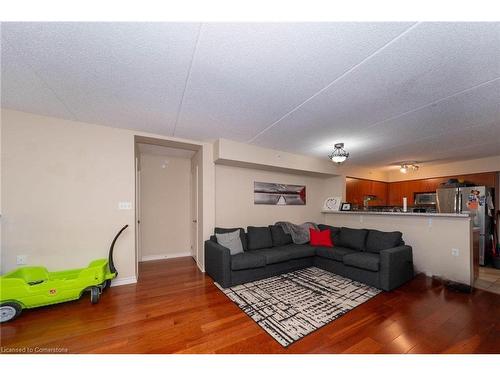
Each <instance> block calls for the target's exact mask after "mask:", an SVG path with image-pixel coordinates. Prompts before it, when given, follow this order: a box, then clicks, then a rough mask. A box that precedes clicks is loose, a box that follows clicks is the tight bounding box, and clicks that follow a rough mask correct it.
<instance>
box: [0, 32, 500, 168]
mask: <svg viewBox="0 0 500 375" xmlns="http://www.w3.org/2000/svg"><path fill="white" fill-rule="evenodd" d="M1 41H2V56H1V57H2V61H1V63H2V107H5V108H11V109H17V110H21V111H27V112H34V113H39V114H44V115H49V116H55V117H61V118H67V119H74V120H78V121H84V122H91V123H97V124H103V125H108V126H114V127H123V128H130V129H137V130H142V131H147V132H153V133H158V134H165V135H170V136H172V135H173V136H179V137H185V138H192V139H197V140H213V139H216V138H220V137H222V138H228V139H233V140H236V141H241V142H249V143H252V144H255V145H259V146H264V147H270V148H275V149H279V150H285V151H290V152H297V153H302V154H307V155H314V156H320V157H326V155H327V154H328V153H329V151H330V149H331V147H332V146H333V144H334V143H336V142H339V141H342V142H344V143H345V144H346V149H347V150H348V151H349V152H351V158H350V160H349V163H352V164H355V165H366V166H386V165H390V164H394V163H397V162H399V161H403V160H417V161H420V162H433V161H436V160H450V161H451V160H461V159H467V158H473V157H482V156H490V155H500V23H280V24H272V23H263V24H259V23H254V24H251V23H246V24H245V23H237V24H222V23H214V24H194V23H192V24H188V23H3V24H2V39H1Z"/></svg>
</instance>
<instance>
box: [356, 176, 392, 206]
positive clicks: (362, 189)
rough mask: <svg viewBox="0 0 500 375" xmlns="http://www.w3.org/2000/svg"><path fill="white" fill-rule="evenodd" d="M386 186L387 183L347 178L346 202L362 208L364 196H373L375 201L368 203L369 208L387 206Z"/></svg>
mask: <svg viewBox="0 0 500 375" xmlns="http://www.w3.org/2000/svg"><path fill="white" fill-rule="evenodd" d="M387 185H388V184H387V182H380V181H372V180H363V179H359V178H350V177H347V178H346V200H347V202H349V203H351V204H354V205H358V206H360V207H362V206H363V199H364V198H365V196H366V195H375V196H376V197H377V199H376V200H372V201H370V202H368V204H369V205H370V206H385V205H387Z"/></svg>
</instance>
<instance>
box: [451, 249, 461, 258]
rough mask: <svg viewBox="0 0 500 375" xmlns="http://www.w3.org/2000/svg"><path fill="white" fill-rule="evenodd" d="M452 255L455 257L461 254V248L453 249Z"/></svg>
mask: <svg viewBox="0 0 500 375" xmlns="http://www.w3.org/2000/svg"><path fill="white" fill-rule="evenodd" d="M451 255H453V256H454V257H457V256H459V255H460V250H459V249H451Z"/></svg>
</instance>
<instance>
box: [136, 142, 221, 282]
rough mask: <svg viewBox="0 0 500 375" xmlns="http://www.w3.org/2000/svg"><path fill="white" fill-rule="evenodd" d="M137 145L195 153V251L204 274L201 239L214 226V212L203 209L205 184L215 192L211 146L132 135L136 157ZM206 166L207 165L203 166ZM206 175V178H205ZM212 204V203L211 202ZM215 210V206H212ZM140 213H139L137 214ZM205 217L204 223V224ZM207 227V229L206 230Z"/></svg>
mask: <svg viewBox="0 0 500 375" xmlns="http://www.w3.org/2000/svg"><path fill="white" fill-rule="evenodd" d="M138 143H144V144H151V145H157V146H166V147H171V148H178V149H183V150H191V151H195V152H196V154H195V156H193V158H195V157H196V159H195V160H193V159H192V160H193V161H192V163H193V164H195V165H196V166H197V167H198V173H197V194H196V196H197V208H198V209H197V213H198V218H197V243H198V249H197V250H198V251H197V256H196V258H197V259H196V264H197V266H198V268H199V269H200V271H202V272H205V269H204V266H203V264H204V256H203V243H202V239H203V238H204V237H208V236H209V235H210V233H211V232H212V231H213V227H214V224H215V211H212V209H210V207H209V208H208V210H209V212H206V211H205V209H204V200H203V196H204V195H206V192H205V190H204V188H203V187H204V186H205V183H207V184H208V185H209V186H208V187H209V189H208V191H215V190H214V189H215V186H214V185H215V166H214V165H213V164H211V165H210V162H212V163H213V160H212V155H213V154H212V152H213V148H212V145H210V144H207V143H202V142H195V141H193V142H189V141H180V140H175V139H169V138H152V137H146V136H141V135H134V152H135V156H137V155H138V147H137V144H138ZM138 160H139V162H138V163H137V161H136V164H139V169H140V158H139V159H138ZM204 164H207V165H204ZM135 175H136V176H135V178H136V181H137V178H138V176H137V167H136V173H135ZM205 175H207V176H205ZM212 185H213V186H212ZM138 189H140V187H139V188H138V187H137V183H136V184H135V186H134V190H135V193H136V205H135V207H134V210H135V218H136V222H135V227H136V231H135V235H136V241H135V242H136V243H135V247H136V251H135V258H136V259H135V261H136V262H135V263H136V276H137V277H138V276H139V271H138V269H139V262H140V258H139V256H140V243H139V244H138V241H140V239H141V234H140V232H141V230H140V226H139V225H138V223H137V215H138V211H140V209H139V210H138V204H140V201H139V200H137V190H138ZM209 203H210V202H208V203H207V204H209ZM212 203H213V202H212ZM212 205H213V206H214V207H213V208H215V204H212ZM212 205H210V206H212ZM139 213H140V212H139ZM205 216H206V222H204V220H205ZM205 227H207V228H208V229H206V228H205Z"/></svg>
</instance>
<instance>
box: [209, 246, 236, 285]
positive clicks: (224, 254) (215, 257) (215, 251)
mask: <svg viewBox="0 0 500 375" xmlns="http://www.w3.org/2000/svg"><path fill="white" fill-rule="evenodd" d="M205 271H206V272H207V273H208V274H209V275H210V277H212V279H214V280H215V281H216V282H217V283H219V285H220V286H222V287H223V288H227V287H228V286H229V285H230V284H231V253H230V251H229V249H228V248H227V247H224V246H222V245H219V244H218V243H217V242H215V241H211V240H207V241H205Z"/></svg>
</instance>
